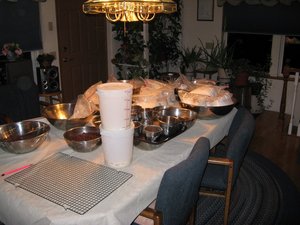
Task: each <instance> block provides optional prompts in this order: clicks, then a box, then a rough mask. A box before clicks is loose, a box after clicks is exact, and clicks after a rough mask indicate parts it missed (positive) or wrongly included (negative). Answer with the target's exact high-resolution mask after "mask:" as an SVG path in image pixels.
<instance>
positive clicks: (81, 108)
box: [70, 95, 95, 119]
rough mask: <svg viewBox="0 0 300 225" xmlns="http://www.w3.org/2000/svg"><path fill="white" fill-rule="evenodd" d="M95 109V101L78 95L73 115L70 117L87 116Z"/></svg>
mask: <svg viewBox="0 0 300 225" xmlns="http://www.w3.org/2000/svg"><path fill="white" fill-rule="evenodd" d="M94 111H95V109H94V106H93V103H92V102H90V101H89V100H88V99H87V98H86V97H85V96H84V95H78V97H77V101H76V105H75V108H74V112H73V115H72V116H71V117H70V119H78V118H86V117H88V116H90V115H91V114H92V113H93V112H94Z"/></svg>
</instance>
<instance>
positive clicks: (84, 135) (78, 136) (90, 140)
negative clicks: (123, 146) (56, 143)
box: [64, 126, 101, 152]
mask: <svg viewBox="0 0 300 225" xmlns="http://www.w3.org/2000/svg"><path fill="white" fill-rule="evenodd" d="M64 138H65V141H66V142H67V144H68V145H69V146H70V147H71V148H72V149H73V150H74V151H77V152H91V151H93V150H95V149H96V148H97V147H98V146H99V145H100V144H101V135H100V129H99V128H97V127H90V126H83V127H75V128H72V129H70V130H67V131H66V132H65V133H64Z"/></svg>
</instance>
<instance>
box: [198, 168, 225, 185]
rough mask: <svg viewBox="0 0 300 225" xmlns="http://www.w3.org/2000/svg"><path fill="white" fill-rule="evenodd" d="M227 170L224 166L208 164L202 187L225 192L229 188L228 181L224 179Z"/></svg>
mask: <svg viewBox="0 0 300 225" xmlns="http://www.w3.org/2000/svg"><path fill="white" fill-rule="evenodd" d="M225 169H226V168H225V167H224V166H219V165H212V164H208V165H207V167H206V170H205V172H204V175H203V178H202V181H201V187H208V188H214V189H219V190H225V189H226V186H227V179H225V177H224V173H225Z"/></svg>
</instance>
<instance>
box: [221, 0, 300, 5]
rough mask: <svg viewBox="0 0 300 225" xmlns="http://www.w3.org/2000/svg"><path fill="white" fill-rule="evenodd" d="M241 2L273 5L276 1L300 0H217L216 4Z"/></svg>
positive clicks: (288, 3)
mask: <svg viewBox="0 0 300 225" xmlns="http://www.w3.org/2000/svg"><path fill="white" fill-rule="evenodd" d="M242 2H244V3H246V4H248V5H265V6H274V5H276V4H278V3H281V4H283V5H291V4H292V3H293V2H300V0H217V3H218V6H223V5H224V4H225V3H228V4H230V5H234V6H236V5H239V4H241V3H242Z"/></svg>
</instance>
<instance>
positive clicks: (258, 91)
mask: <svg viewBox="0 0 300 225" xmlns="http://www.w3.org/2000/svg"><path fill="white" fill-rule="evenodd" d="M270 66H271V59H269V60H268V61H267V62H266V63H265V64H264V65H261V64H256V65H254V66H253V67H252V71H251V75H250V76H251V77H250V87H251V92H252V94H253V95H255V96H256V99H257V103H258V105H259V106H260V107H261V108H262V109H268V108H270V107H271V105H272V101H271V102H270V104H268V105H266V104H265V99H266V98H267V96H268V92H269V90H270V87H271V85H272V82H271V81H270V80H269V79H268V76H269V75H268V71H269V69H270Z"/></svg>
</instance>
